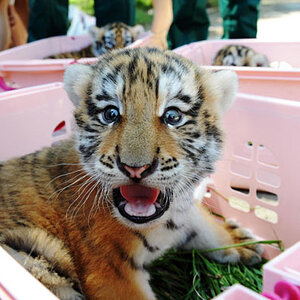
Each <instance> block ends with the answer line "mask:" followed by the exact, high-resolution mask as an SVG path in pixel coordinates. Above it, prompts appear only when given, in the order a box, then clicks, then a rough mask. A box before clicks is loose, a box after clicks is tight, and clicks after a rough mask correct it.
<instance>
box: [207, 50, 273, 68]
mask: <svg viewBox="0 0 300 300" xmlns="http://www.w3.org/2000/svg"><path fill="white" fill-rule="evenodd" d="M212 64H213V65H215V66H244V67H269V66H270V65H269V61H268V58H267V57H266V56H265V55H263V54H261V53H257V52H255V51H254V50H253V49H252V48H250V47H247V46H243V45H228V46H225V47H223V48H221V49H220V50H219V51H218V52H217V54H216V56H215V57H214V59H213V62H212Z"/></svg>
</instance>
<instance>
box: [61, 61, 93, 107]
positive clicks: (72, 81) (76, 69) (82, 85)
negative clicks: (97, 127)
mask: <svg viewBox="0 0 300 300" xmlns="http://www.w3.org/2000/svg"><path fill="white" fill-rule="evenodd" d="M92 75H93V67H92V66H90V65H83V64H73V65H71V66H69V67H67V69H66V71H65V74H64V89H65V91H66V92H67V94H68V96H69V98H70V100H71V101H72V102H73V104H74V105H75V106H78V105H80V103H81V101H82V100H83V99H85V98H86V93H87V89H88V85H89V83H90V82H91V81H92Z"/></svg>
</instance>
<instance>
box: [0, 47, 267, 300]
mask: <svg viewBox="0 0 300 300" xmlns="http://www.w3.org/2000/svg"><path fill="white" fill-rule="evenodd" d="M65 88H66V90H67V92H68V94H69V96H70V98H71V99H72V101H73V102H74V103H75V105H76V106H77V108H76V111H75V113H74V115H75V120H76V130H75V136H74V138H72V139H70V140H67V141H64V142H62V143H61V144H59V145H56V146H54V147H52V148H45V149H43V150H42V151H39V152H36V153H33V154H30V155H27V156H24V157H21V158H16V159H13V160H10V161H7V162H4V163H3V164H2V165H1V170H0V174H1V175H0V234H1V237H0V243H1V244H2V246H3V247H4V248H5V249H6V250H7V251H8V252H9V253H10V254H11V255H12V256H14V257H15V258H16V259H17V260H18V261H19V262H20V263H21V264H23V265H24V266H25V268H27V269H28V270H29V271H30V272H31V273H32V274H33V275H34V276H36V277H37V278H38V279H39V280H40V281H41V282H42V283H44V284H45V285H46V286H47V287H48V288H49V289H50V290H52V291H53V292H54V293H56V294H57V295H58V296H59V297H60V298H61V299H66V300H67V299H68V300H69V299H81V298H83V297H85V299H93V300H97V299H101V300H106V299H125V300H127V299H128V300H129V299H138V300H139V299H141V300H144V299H155V295H154V294H153V292H152V290H151V287H150V286H149V274H148V273H147V271H146V269H145V267H146V266H147V265H148V264H150V263H151V262H152V261H153V260H154V259H156V258H158V257H159V256H161V255H162V254H163V253H164V252H165V251H166V250H167V249H169V248H170V247H174V246H180V247H185V248H191V247H196V248H199V249H205V248H214V247H220V246H224V245H228V244H231V243H237V242H239V241H241V240H243V241H245V240H251V239H252V236H251V234H250V233H249V232H247V231H245V230H243V229H241V228H240V227H239V225H238V224H236V223H234V222H233V221H230V222H227V223H225V224H224V225H221V224H217V223H215V221H214V220H213V218H212V217H211V216H210V214H208V213H207V212H206V211H205V210H204V209H203V208H202V206H201V205H200V204H199V203H196V202H195V201H194V200H193V189H194V187H195V186H196V185H197V183H198V182H199V181H201V180H202V179H203V178H204V177H205V176H207V174H210V173H211V172H213V169H214V163H215V161H216V160H217V159H218V157H219V155H220V153H221V147H222V143H223V140H224V136H223V133H222V129H221V123H220V119H221V116H222V114H223V112H224V111H225V110H226V109H227V108H228V107H229V106H230V104H231V103H232V102H233V100H234V97H235V92H236V89H237V82H236V75H235V74H234V73H233V72H231V71H220V72H216V73H211V72H209V71H207V70H204V69H200V68H198V67H197V66H195V65H194V64H192V62H190V61H188V60H186V59H184V58H182V57H180V56H178V55H176V54H174V53H172V52H170V51H160V50H157V49H147V48H144V49H141V48H139V49H130V50H128V49H123V50H118V51H113V52H111V53H108V54H105V55H103V56H102V57H101V59H100V60H99V62H98V63H97V64H96V65H94V66H88V65H79V64H74V65H72V66H70V67H69V68H68V69H67V71H66V74H65ZM107 108H114V110H115V111H116V110H117V111H118V112H119V114H120V115H119V118H118V119H116V121H115V122H114V123H112V124H111V123H110V124H107V123H105V122H104V119H103V118H104V115H103V114H104V112H105V111H107ZM170 110H173V111H174V110H176V111H177V112H178V111H180V112H181V113H182V115H181V119H180V120H179V122H178V123H176V124H173V125H171V124H170V123H167V121H166V120H167V119H166V111H170ZM154 160H155V161H156V169H155V170H154V171H153V172H152V173H151V174H150V175H149V176H147V177H145V178H142V179H140V180H139V184H141V185H142V186H151V187H155V188H157V189H159V190H160V193H161V194H162V197H161V198H160V200H159V201H160V202H159V203H158V204H160V205H164V203H166V202H167V203H168V205H167V206H165V207H166V208H165V211H164V213H163V214H162V215H161V216H159V217H157V218H155V219H151V220H149V221H147V222H144V223H143V224H138V223H134V222H132V221H130V220H129V219H128V218H126V217H124V216H123V215H121V214H120V210H119V208H118V207H117V206H116V204H115V201H114V197H115V191H116V190H117V189H118V188H119V187H120V186H122V185H127V184H131V183H132V180H133V179H131V178H130V177H129V176H128V175H126V173H124V172H122V171H121V169H120V166H119V163H120V161H121V162H125V163H126V164H127V165H130V166H141V165H145V164H151V162H152V161H154ZM118 161H119V163H118ZM261 252H262V251H261V248H260V247H259V246H250V247H247V248H234V249H227V250H224V251H218V252H213V253H210V257H211V258H213V259H216V260H218V261H221V262H237V261H243V262H244V263H248V264H252V263H255V262H258V261H259V260H260V255H261ZM24 261H28V262H29V263H28V264H24ZM183 296H184V295H183Z"/></svg>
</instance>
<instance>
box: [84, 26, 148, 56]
mask: <svg viewBox="0 0 300 300" xmlns="http://www.w3.org/2000/svg"><path fill="white" fill-rule="evenodd" d="M143 31H144V28H143V26H142V25H136V26H134V27H132V26H128V25H126V24H124V23H121V22H115V23H109V24H107V25H105V26H104V27H100V28H99V27H97V26H92V27H90V28H89V34H90V36H91V37H92V52H93V54H94V56H99V55H101V54H103V53H106V52H107V51H111V50H113V49H119V48H125V47H127V46H129V45H130V44H132V43H133V42H134V41H135V40H137V38H138V37H139V35H140V34H141V33H142V32H143Z"/></svg>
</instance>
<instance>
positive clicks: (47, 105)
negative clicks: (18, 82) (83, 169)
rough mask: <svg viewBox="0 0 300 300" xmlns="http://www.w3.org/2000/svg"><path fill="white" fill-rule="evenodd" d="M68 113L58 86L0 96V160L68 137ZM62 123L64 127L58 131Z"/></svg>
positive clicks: (69, 106)
mask: <svg viewBox="0 0 300 300" xmlns="http://www.w3.org/2000/svg"><path fill="white" fill-rule="evenodd" d="M72 110H73V104H72V103H71V101H70V100H69V98H68V96H67V94H66V92H65V91H64V89H63V84H62V83H53V84H48V85H42V86H37V87H33V88H25V89H20V90H16V91H10V92H6V93H1V94H0V128H1V129H0V144H1V147H0V160H6V159H9V158H12V157H15V156H21V155H24V154H28V153H31V152H33V151H36V150H38V149H41V148H42V147H45V146H51V145H52V144H54V143H56V142H58V141H59V140H62V139H65V138H67V137H69V136H70V135H71V125H72V123H71V120H72ZM62 122H65V126H62V128H60V129H59V127H58V126H59V125H60V124H62ZM57 127H58V128H57ZM55 129H59V130H56V131H55Z"/></svg>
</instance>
